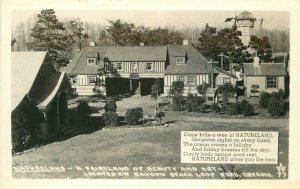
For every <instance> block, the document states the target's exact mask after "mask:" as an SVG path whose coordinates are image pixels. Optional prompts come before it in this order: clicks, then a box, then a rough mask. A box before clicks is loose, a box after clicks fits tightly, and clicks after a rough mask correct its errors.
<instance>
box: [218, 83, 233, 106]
mask: <svg viewBox="0 0 300 189" xmlns="http://www.w3.org/2000/svg"><path fill="white" fill-rule="evenodd" d="M217 94H219V95H221V97H222V99H223V102H228V98H229V97H232V96H234V94H236V89H235V87H234V86H233V85H232V84H231V83H226V84H225V85H220V86H219V87H218V89H217Z"/></svg>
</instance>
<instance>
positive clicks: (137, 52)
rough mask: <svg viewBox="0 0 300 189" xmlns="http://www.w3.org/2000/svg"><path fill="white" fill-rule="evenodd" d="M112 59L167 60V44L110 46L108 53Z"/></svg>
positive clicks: (108, 56)
mask: <svg viewBox="0 0 300 189" xmlns="http://www.w3.org/2000/svg"><path fill="white" fill-rule="evenodd" d="M105 56H106V57H107V58H108V59H109V60H110V61H166V58H167V47H166V46H125V47H124V46H123V47H109V49H108V51H107V53H106V55H105Z"/></svg>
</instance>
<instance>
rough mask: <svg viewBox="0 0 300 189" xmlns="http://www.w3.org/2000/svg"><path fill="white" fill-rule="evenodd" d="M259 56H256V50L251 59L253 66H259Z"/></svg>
mask: <svg viewBox="0 0 300 189" xmlns="http://www.w3.org/2000/svg"><path fill="white" fill-rule="evenodd" d="M259 65H260V64H259V58H258V56H257V50H256V51H255V57H254V59H253V66H254V67H259Z"/></svg>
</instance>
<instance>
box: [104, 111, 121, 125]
mask: <svg viewBox="0 0 300 189" xmlns="http://www.w3.org/2000/svg"><path fill="white" fill-rule="evenodd" d="M102 120H103V121H104V123H105V126H113V127H115V126H118V124H119V120H118V114H116V113H115V112H105V113H103V114H102Z"/></svg>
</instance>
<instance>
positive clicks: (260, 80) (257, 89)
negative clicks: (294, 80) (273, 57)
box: [243, 57, 287, 97]
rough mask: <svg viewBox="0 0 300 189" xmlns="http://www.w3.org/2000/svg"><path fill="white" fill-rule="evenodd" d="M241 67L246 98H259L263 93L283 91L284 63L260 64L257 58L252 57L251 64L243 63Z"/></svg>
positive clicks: (285, 73)
mask: <svg viewBox="0 0 300 189" xmlns="http://www.w3.org/2000/svg"><path fill="white" fill-rule="evenodd" d="M243 66H244V85H245V87H246V95H247V97H250V96H259V95H260V93H261V92H264V91H265V92H269V93H270V92H273V91H278V90H279V89H282V90H283V91H285V77H286V76H287V72H286V66H285V63H260V62H259V58H258V57H254V62H253V63H244V64H243Z"/></svg>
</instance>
